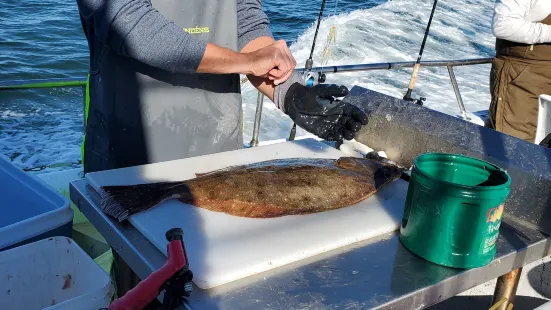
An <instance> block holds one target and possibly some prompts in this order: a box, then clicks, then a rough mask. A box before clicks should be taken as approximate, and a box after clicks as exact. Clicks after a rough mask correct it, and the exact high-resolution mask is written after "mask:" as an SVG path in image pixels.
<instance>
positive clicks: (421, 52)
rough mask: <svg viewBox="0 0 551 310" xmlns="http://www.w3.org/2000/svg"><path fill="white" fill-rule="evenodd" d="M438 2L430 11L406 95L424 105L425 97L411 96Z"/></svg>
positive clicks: (405, 97) (435, 1)
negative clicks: (416, 97) (415, 97)
mask: <svg viewBox="0 0 551 310" xmlns="http://www.w3.org/2000/svg"><path fill="white" fill-rule="evenodd" d="M437 3H438V0H434V5H433V6H432V12H431V13H430V17H429V22H428V24H427V29H425V36H424V37H423V42H422V43H421V49H420V50H419V55H418V56H417V61H416V63H415V66H414V67H413V73H412V74H411V79H410V81H409V85H408V90H407V93H406V95H405V96H404V100H407V101H412V102H415V103H416V104H418V105H423V101H425V98H423V97H421V98H420V99H417V100H416V99H413V98H412V97H411V92H412V91H413V87H414V86H415V82H417V74H418V73H419V68H420V67H421V57H423V51H424V49H425V43H426V42H427V37H428V36H429V31H430V25H431V23H432V18H433V16H434V11H435V10H436V5H437Z"/></svg>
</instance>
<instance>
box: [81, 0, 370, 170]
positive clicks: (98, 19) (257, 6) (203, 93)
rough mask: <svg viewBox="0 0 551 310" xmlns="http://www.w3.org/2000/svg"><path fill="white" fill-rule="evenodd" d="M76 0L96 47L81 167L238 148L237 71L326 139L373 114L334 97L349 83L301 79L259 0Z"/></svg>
mask: <svg viewBox="0 0 551 310" xmlns="http://www.w3.org/2000/svg"><path fill="white" fill-rule="evenodd" d="M77 4H78V8H79V12H80V18H81V22H82V27H83V29H84V33H85V35H86V38H87V40H88V46H89V50H90V72H89V74H90V76H89V77H90V80H89V95H90V102H89V107H88V108H89V110H88V113H87V125H86V136H85V143H84V170H85V173H87V172H92V171H99V170H107V169H116V168H122V167H127V166H135V165H143V164H148V163H154V162H159V161H167V160H174V159H180V158H185V157H191V156H198V155H204V154H210V153H215V152H222V151H229V150H235V149H239V148H242V147H243V142H242V107H241V104H242V103H241V95H240V80H239V74H245V75H247V77H248V78H249V80H250V82H251V83H252V84H253V85H254V86H255V87H256V88H257V89H258V90H259V91H261V92H262V93H264V94H265V95H266V96H267V97H268V98H270V99H271V100H272V101H273V102H274V103H275V104H276V105H277V107H278V108H280V109H281V110H282V111H283V112H284V113H286V114H287V115H289V116H290V117H291V119H293V120H294V121H295V122H296V124H297V125H298V126H300V127H302V128H304V129H305V130H307V131H309V132H311V133H313V134H315V135H317V136H319V137H321V138H323V139H326V140H333V141H339V140H342V139H343V138H346V139H352V138H353V137H354V134H355V132H356V131H357V130H359V128H360V127H361V124H366V123H367V116H366V115H365V114H363V112H361V111H360V110H359V109H357V108H355V107H353V106H350V105H348V104H346V103H343V102H342V101H340V100H335V97H342V96H344V95H346V94H347V92H348V89H346V87H344V86H340V87H339V86H337V85H321V86H318V87H314V88H307V87H305V86H302V85H303V84H304V82H303V81H302V76H301V75H300V74H298V73H296V72H294V71H293V69H294V67H295V65H296V61H295V60H294V58H293V56H292V55H291V53H290V51H289V49H288V48H287V45H286V44H285V42H283V41H277V42H276V41H275V40H274V39H273V37H272V34H271V32H270V29H269V21H268V18H267V16H266V14H265V13H264V12H263V11H262V6H261V0H202V1H169V0H133V1H132V0H77ZM238 51H239V52H238Z"/></svg>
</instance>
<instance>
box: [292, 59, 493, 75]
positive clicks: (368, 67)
mask: <svg viewBox="0 0 551 310" xmlns="http://www.w3.org/2000/svg"><path fill="white" fill-rule="evenodd" d="M492 59H493V58H477V59H463V60H428V61H421V66H423V67H444V66H454V67H458V66H469V65H481V64H489V63H491V62H492ZM414 66H415V62H414V61H403V62H379V63H369V64H355V65H342V66H325V67H313V68H312V70H310V71H312V72H324V73H339V72H361V71H373V70H390V69H401V68H411V67H414ZM295 71H297V72H304V71H308V70H307V69H306V68H300V69H295Z"/></svg>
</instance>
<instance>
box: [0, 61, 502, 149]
mask: <svg viewBox="0 0 551 310" xmlns="http://www.w3.org/2000/svg"><path fill="white" fill-rule="evenodd" d="M492 60H493V58H476V59H459V60H436V61H434V60H431V61H421V67H447V69H448V74H449V77H450V82H451V85H452V87H453V90H454V92H455V97H456V100H457V104H458V106H459V110H460V111H461V115H462V117H463V118H464V119H466V120H467V119H468V115H467V111H466V109H465V105H464V104H463V99H462V98H461V92H460V90H459V86H458V84H457V80H456V78H455V73H454V70H453V68H454V67H459V66H471V65H481V64H489V63H491V62H492ZM414 66H415V62H414V61H411V62H381V63H368V64H353V65H342V66H324V67H315V68H313V69H312V71H313V72H323V73H324V74H337V73H344V72H364V71H377V70H396V69H403V68H413V67H414ZM304 70H305V69H304V68H299V69H296V71H298V72H304ZM86 80H87V79H86V77H81V78H52V79H41V80H14V81H0V91H11V90H29V89H38V88H60V87H61V88H62V87H82V89H83V94H85V91H86V90H85V88H86V83H87V82H86ZM85 98H86V96H83V99H84V100H83V102H85ZM263 101H264V95H263V94H262V93H260V92H258V97H257V106H256V113H255V121H254V126H253V135H252V140H251V142H250V145H251V146H253V147H254V146H257V145H258V135H259V133H260V122H261V116H262V106H263ZM83 115H85V113H83Z"/></svg>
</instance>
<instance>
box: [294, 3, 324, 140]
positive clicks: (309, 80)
mask: <svg viewBox="0 0 551 310" xmlns="http://www.w3.org/2000/svg"><path fill="white" fill-rule="evenodd" d="M324 8H325V0H322V1H321V9H320V12H319V16H318V24H317V25H316V32H315V33H314V41H313V42H312V49H310V57H309V58H308V59H307V60H306V65H305V70H304V84H305V85H306V86H308V87H313V86H314V85H316V84H318V83H323V82H325V74H323V73H322V72H318V74H317V78H316V74H315V73H314V72H312V67H313V65H314V60H313V59H312V57H313V56H314V49H315V47H316V39H317V37H318V31H319V28H320V23H321V17H322V15H323V9H324ZM296 133H297V124H296V123H293V128H292V129H291V133H290V134H289V141H294V140H295V135H296Z"/></svg>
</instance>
